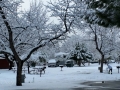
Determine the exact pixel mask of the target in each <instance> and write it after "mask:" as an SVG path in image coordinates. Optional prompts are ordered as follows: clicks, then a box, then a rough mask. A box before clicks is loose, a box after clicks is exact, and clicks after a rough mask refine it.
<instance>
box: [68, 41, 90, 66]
mask: <svg viewBox="0 0 120 90" xmlns="http://www.w3.org/2000/svg"><path fill="white" fill-rule="evenodd" d="M70 58H71V59H73V60H75V62H76V63H77V64H78V65H79V66H81V64H83V65H84V62H89V60H92V54H90V53H88V51H87V48H86V47H85V45H84V44H80V43H79V42H78V43H76V45H75V49H74V50H73V51H72V52H71V53H70Z"/></svg>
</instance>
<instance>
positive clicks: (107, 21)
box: [85, 0, 120, 27]
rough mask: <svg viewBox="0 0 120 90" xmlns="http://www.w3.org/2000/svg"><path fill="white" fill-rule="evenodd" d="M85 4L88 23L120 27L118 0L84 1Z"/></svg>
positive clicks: (119, 2)
mask: <svg viewBox="0 0 120 90" xmlns="http://www.w3.org/2000/svg"><path fill="white" fill-rule="evenodd" d="M86 3H87V4H88V7H87V8H88V9H87V13H86V15H85V19H86V20H87V22H88V23H92V24H96V23H97V24H98V25H101V26H104V27H111V26H117V27H120V0H86Z"/></svg>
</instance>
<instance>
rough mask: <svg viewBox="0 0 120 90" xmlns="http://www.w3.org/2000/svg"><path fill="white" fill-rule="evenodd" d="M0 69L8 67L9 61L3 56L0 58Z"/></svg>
mask: <svg viewBox="0 0 120 90" xmlns="http://www.w3.org/2000/svg"><path fill="white" fill-rule="evenodd" d="M0 69H9V62H8V61H7V60H6V59H4V58H0Z"/></svg>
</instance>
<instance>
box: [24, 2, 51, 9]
mask: <svg viewBox="0 0 120 90" xmlns="http://www.w3.org/2000/svg"><path fill="white" fill-rule="evenodd" d="M31 1H35V0H23V2H24V3H23V4H22V8H23V9H29V6H30V2H31ZM36 1H42V2H43V4H45V5H46V4H47V2H49V1H50V0H36Z"/></svg>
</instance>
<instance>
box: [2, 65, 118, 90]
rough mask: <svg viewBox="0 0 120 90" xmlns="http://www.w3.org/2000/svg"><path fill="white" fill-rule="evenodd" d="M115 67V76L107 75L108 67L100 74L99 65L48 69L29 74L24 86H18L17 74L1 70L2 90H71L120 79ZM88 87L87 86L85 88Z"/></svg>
mask: <svg viewBox="0 0 120 90" xmlns="http://www.w3.org/2000/svg"><path fill="white" fill-rule="evenodd" d="M110 65H111V66H112V67H113V74H107V72H106V67H107V66H106V65H104V73H99V70H98V67H99V65H98V64H91V65H90V66H88V64H86V66H85V67H70V68H67V67H63V69H62V71H61V68H60V67H54V68H48V67H47V68H46V73H45V74H42V76H41V77H40V75H38V74H27V73H25V75H26V78H25V83H23V86H16V85H15V83H16V82H15V81H16V80H15V79H16V73H13V71H9V70H7V69H0V90H18V89H23V90H25V89H31V90H36V89H43V90H44V89H56V90H57V89H61V90H62V89H63V88H64V89H69V88H78V87H84V85H81V84H80V83H82V82H86V81H98V82H99V81H108V80H118V79H120V74H119V73H118V70H117V69H116V66H118V64H116V63H111V64H110ZM85 87H86V86H85Z"/></svg>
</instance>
